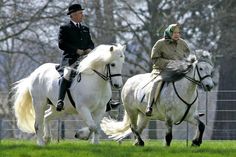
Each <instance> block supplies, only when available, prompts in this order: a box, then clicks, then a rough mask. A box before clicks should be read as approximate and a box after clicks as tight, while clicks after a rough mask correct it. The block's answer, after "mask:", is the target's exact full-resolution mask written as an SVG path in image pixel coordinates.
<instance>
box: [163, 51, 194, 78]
mask: <svg viewBox="0 0 236 157" xmlns="http://www.w3.org/2000/svg"><path fill="white" fill-rule="evenodd" d="M195 63H196V56H195V55H192V54H190V55H189V56H188V57H187V58H184V59H182V60H172V61H170V62H169V63H168V64H167V66H166V68H165V69H163V70H162V71H161V73H160V75H161V76H162V79H163V81H165V82H174V81H178V80H180V79H181V78H183V77H184V76H185V74H186V73H188V72H189V70H191V69H192V68H193V64H195Z"/></svg>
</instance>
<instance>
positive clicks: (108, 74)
mask: <svg viewBox="0 0 236 157" xmlns="http://www.w3.org/2000/svg"><path fill="white" fill-rule="evenodd" d="M92 70H93V71H94V72H95V73H96V74H97V75H98V76H99V77H101V78H102V79H103V80H104V81H108V80H109V81H110V84H111V85H113V83H112V77H118V76H122V75H121V74H111V68H110V64H107V65H106V72H105V74H102V73H100V72H98V71H97V70H95V69H92Z"/></svg>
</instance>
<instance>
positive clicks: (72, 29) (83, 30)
mask: <svg viewBox="0 0 236 157" xmlns="http://www.w3.org/2000/svg"><path fill="white" fill-rule="evenodd" d="M58 46H59V48H60V49H61V50H63V56H62V61H61V64H60V66H61V67H64V66H70V65H72V64H73V63H75V62H76V60H77V59H78V58H79V57H80V55H78V54H77V53H76V51H77V49H81V50H87V49H93V48H94V43H93V41H92V40H91V36H90V32H89V28H88V27H86V26H84V25H81V27H79V28H77V27H76V26H75V25H74V23H73V22H72V21H70V22H69V23H68V24H66V25H63V26H60V30H59V36H58Z"/></svg>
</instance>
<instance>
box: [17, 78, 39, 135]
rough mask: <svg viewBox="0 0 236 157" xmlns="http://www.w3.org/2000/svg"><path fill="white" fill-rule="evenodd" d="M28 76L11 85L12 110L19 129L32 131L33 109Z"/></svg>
mask: <svg viewBox="0 0 236 157" xmlns="http://www.w3.org/2000/svg"><path fill="white" fill-rule="evenodd" d="M29 79H30V78H29V77H28V78H25V79H22V80H20V81H18V82H16V84H15V85H14V87H13V91H14V92H15V93H14V107H13V108H14V111H15V116H16V119H17V126H18V128H19V129H20V130H22V131H24V132H28V133H34V132H35V129H34V123H35V111H34V107H33V104H32V97H31V95H30V92H29V86H28V84H29V82H30V80H29Z"/></svg>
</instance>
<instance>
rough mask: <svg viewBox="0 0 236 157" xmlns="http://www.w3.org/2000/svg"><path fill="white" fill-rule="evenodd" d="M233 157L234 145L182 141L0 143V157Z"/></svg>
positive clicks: (4, 141) (235, 151)
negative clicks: (192, 144)
mask: <svg viewBox="0 0 236 157" xmlns="http://www.w3.org/2000/svg"><path fill="white" fill-rule="evenodd" d="M77 156H81V157H236V141H204V143H203V144H202V146H201V147H187V146H186V142H185V141H177V140H173V141H172V145H171V147H164V146H163V145H162V141H161V140H151V141H146V142H145V146H144V147H135V146H133V145H132V141H125V142H122V144H118V143H116V142H114V141H101V143H100V144H99V145H92V144H90V143H89V142H88V141H76V140H66V141H61V142H60V143H56V142H55V141H53V142H52V143H51V144H50V145H48V146H45V147H39V146H37V145H36V143H35V141H27V140H2V141H1V143H0V157H77Z"/></svg>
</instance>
